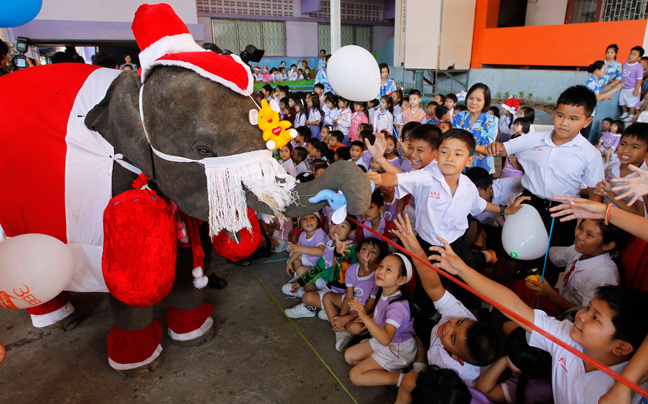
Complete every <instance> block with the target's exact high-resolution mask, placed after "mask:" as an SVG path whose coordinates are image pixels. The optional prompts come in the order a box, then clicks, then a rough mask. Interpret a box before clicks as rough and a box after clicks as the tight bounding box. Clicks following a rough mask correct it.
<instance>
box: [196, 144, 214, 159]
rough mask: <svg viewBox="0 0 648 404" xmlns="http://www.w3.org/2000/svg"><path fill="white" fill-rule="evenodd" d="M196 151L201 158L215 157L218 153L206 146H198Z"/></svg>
mask: <svg viewBox="0 0 648 404" xmlns="http://www.w3.org/2000/svg"><path fill="white" fill-rule="evenodd" d="M196 150H197V151H198V153H199V154H200V155H201V156H205V157H215V156H216V153H214V152H213V151H212V150H211V149H210V148H209V147H206V146H196Z"/></svg>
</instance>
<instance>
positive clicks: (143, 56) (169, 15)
mask: <svg viewBox="0 0 648 404" xmlns="http://www.w3.org/2000/svg"><path fill="white" fill-rule="evenodd" d="M131 29H132V30H133V34H135V40H136V41H137V45H138V46H139V48H140V49H142V51H141V52H140V54H139V60H140V66H141V68H140V70H139V71H138V74H139V75H140V77H141V79H142V83H144V81H146V77H147V76H148V74H149V73H150V72H151V70H153V68H154V67H155V66H179V67H184V68H186V69H190V70H193V71H195V72H196V73H198V74H200V75H201V76H203V77H205V78H208V79H210V80H213V81H215V82H217V83H220V84H222V85H224V86H225V87H227V88H229V89H230V90H233V91H235V92H237V93H239V94H242V95H247V96H249V95H250V94H252V92H253V91H254V79H253V78H252V73H251V72H250V68H249V67H248V65H246V64H245V63H243V61H242V60H241V58H240V57H239V56H237V55H219V54H217V53H214V52H212V51H210V50H207V49H203V48H202V47H201V46H200V45H198V44H197V43H196V41H194V39H193V37H192V36H191V34H190V33H189V29H188V28H187V26H186V25H185V23H184V22H182V20H181V19H180V17H178V15H177V14H176V13H175V11H173V9H172V8H171V6H170V5H168V4H165V3H160V4H143V5H141V6H140V7H139V8H138V9H137V11H136V12H135V18H134V19H133V25H132V26H131Z"/></svg>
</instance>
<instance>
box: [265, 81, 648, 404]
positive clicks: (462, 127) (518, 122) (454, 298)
mask: <svg viewBox="0 0 648 404" xmlns="http://www.w3.org/2000/svg"><path fill="white" fill-rule="evenodd" d="M383 81H384V80H383ZM256 97H257V98H258V99H261V98H265V99H267V100H271V99H275V100H276V101H277V102H278V103H279V105H280V107H281V111H282V113H281V116H282V119H286V120H289V121H291V122H292V123H293V125H294V126H295V128H296V129H297V132H298V136H297V137H296V138H295V139H294V141H293V142H292V143H290V144H288V145H286V146H284V147H282V148H281V149H280V150H279V151H278V152H277V155H276V156H277V158H278V159H279V160H280V162H281V164H282V166H283V167H284V168H285V169H286V171H287V172H288V173H290V174H292V175H294V176H296V177H297V179H298V180H299V181H301V182H304V181H310V180H312V179H314V178H316V177H318V176H319V175H321V174H322V173H323V172H325V170H326V169H327V167H328V166H329V165H330V164H333V163H334V162H336V161H338V160H348V161H351V162H353V163H355V164H356V165H358V166H359V167H360V168H361V169H362V170H364V171H366V172H367V175H368V176H369V179H370V180H371V181H373V183H374V184H375V191H374V192H373V194H372V195H371V204H370V206H369V208H368V209H367V211H366V212H364V214H363V215H361V216H358V217H355V218H346V219H344V220H342V222H341V223H335V222H334V221H333V210H332V209H331V208H329V207H326V208H324V209H323V210H322V211H320V212H316V213H314V214H310V215H305V216H303V217H301V218H298V220H296V221H295V222H294V223H293V221H292V220H291V219H288V220H286V222H285V223H280V222H279V221H276V222H275V223H274V224H271V225H267V224H263V227H264V231H265V232H266V233H267V234H268V235H270V238H271V239H272V242H271V245H272V248H273V251H276V252H279V251H288V252H289V259H288V262H287V265H286V272H287V274H288V275H289V276H290V277H291V279H290V281H288V282H287V283H286V284H285V285H284V286H283V287H282V291H283V293H285V294H286V295H288V296H290V297H292V298H295V299H300V300H301V301H300V302H299V303H298V304H296V305H295V306H294V307H291V308H289V309H287V310H286V314H287V315H288V316H290V317H292V318H309V317H312V318H315V317H317V318H319V319H322V320H325V321H328V322H330V325H331V329H332V332H333V335H332V339H331V342H332V343H334V344H335V347H336V349H337V350H338V351H340V352H343V353H344V358H345V360H346V361H347V362H348V363H349V365H351V366H352V368H351V370H350V379H351V381H352V382H353V383H354V384H356V385H367V386H371V385H396V386H399V387H398V388H399V390H398V399H397V402H398V403H408V402H439V403H441V402H443V403H469V402H473V403H488V402H511V403H550V402H556V403H596V402H597V401H598V400H599V398H600V397H601V396H603V395H604V394H605V393H606V392H607V391H608V390H610V388H612V386H613V385H614V379H613V378H611V377H609V376H607V375H606V374H604V373H603V372H601V371H599V370H597V369H596V368H594V367H593V366H592V365H590V364H589V363H587V362H584V361H583V360H581V359H580V358H578V357H577V356H575V355H574V354H573V353H571V352H569V351H568V350H566V349H564V348H562V347H561V346H559V345H557V344H555V343H552V342H551V341H549V340H548V339H546V338H545V337H543V336H541V335H539V334H537V332H535V331H533V330H532V329H531V328H530V327H529V326H528V325H524V324H516V323H513V322H510V321H506V322H505V321H504V320H503V317H502V316H498V315H496V314H495V313H494V311H493V306H492V304H490V303H493V302H494V303H496V304H498V305H500V306H503V307H504V308H505V309H509V310H510V311H512V312H514V313H517V314H518V315H520V316H522V318H524V319H526V320H527V322H528V323H530V324H535V325H536V326H538V327H539V328H541V329H543V330H546V331H548V332H549V333H550V334H552V335H554V336H556V337H557V338H559V339H561V340H562V341H564V342H565V343H566V344H567V345H570V346H572V347H574V348H576V349H577V350H580V351H582V352H584V353H585V354H586V355H588V356H589V357H591V358H593V359H595V360H596V361H598V362H599V363H601V364H603V365H605V366H608V367H610V368H612V369H613V370H615V371H617V372H621V371H622V370H623V369H624V367H625V366H626V364H627V363H628V361H629V360H630V359H631V358H632V356H633V353H635V352H636V351H637V350H638V349H639V347H640V345H641V343H642V341H643V340H644V338H645V337H646V334H647V333H648V321H647V320H648V307H647V306H648V294H647V293H646V292H644V291H640V290H635V289H629V288H626V287H622V286H619V285H620V284H621V283H622V279H621V276H620V274H619V269H618V268H617V265H618V262H619V261H620V260H622V259H623V257H622V254H627V253H628V252H627V251H625V250H623V246H624V244H625V243H626V242H627V241H628V239H629V237H630V235H629V234H628V233H626V232H625V231H623V230H622V229H620V228H619V227H617V226H615V225H614V224H613V222H614V221H615V220H619V219H617V218H618V217H620V215H621V214H620V213H618V211H622V212H624V213H623V214H631V215H635V216H636V217H637V218H641V219H643V218H644V217H645V216H647V215H646V208H645V205H644V203H643V200H642V199H641V198H639V200H638V201H634V200H633V199H636V198H633V196H631V195H630V196H627V195H625V194H623V193H622V192H615V190H614V189H613V188H614V187H615V186H619V185H620V184H621V185H623V183H619V180H613V179H615V178H616V179H618V178H622V179H624V180H623V181H627V182H628V183H632V181H634V179H631V178H632V177H633V176H634V175H635V173H634V170H635V169H634V167H633V166H636V167H644V168H645V162H644V161H645V160H646V159H647V158H648V124H644V123H636V124H631V125H629V126H627V127H624V124H623V123H621V122H618V121H617V122H615V121H612V122H609V121H608V122H607V123H609V124H610V125H609V129H612V130H613V134H614V135H615V136H617V137H618V138H617V139H615V142H618V146H617V147H616V148H615V149H614V150H613V151H612V152H608V153H603V154H602V152H601V151H600V150H599V149H597V147H595V146H594V145H592V144H591V143H589V142H588V141H587V140H586V139H585V138H584V137H583V136H582V135H581V134H580V132H581V130H583V128H585V127H587V126H588V125H589V124H590V123H591V121H592V114H593V112H594V109H595V108H596V104H597V101H598V100H597V97H596V95H595V94H594V93H593V92H592V91H590V90H589V89H588V88H587V87H585V86H581V85H577V86H573V87H570V88H568V89H567V90H565V91H564V92H563V93H562V94H561V95H560V97H559V99H558V101H557V104H556V110H555V114H554V129H553V130H551V131H549V132H536V131H534V130H533V126H532V124H533V120H534V115H535V111H534V110H533V109H532V108H529V107H524V106H520V104H519V100H517V101H516V100H507V101H505V103H504V104H503V105H502V106H501V107H502V109H501V111H505V112H503V113H502V115H500V109H499V108H497V107H495V106H492V105H490V104H491V102H490V101H491V100H490V90H489V88H488V86H486V85H485V84H482V83H478V84H476V85H474V86H473V87H472V88H471V89H470V90H469V91H468V93H467V94H466V97H465V102H464V103H459V102H458V101H459V100H458V99H457V96H456V95H454V94H448V95H445V96H443V95H437V96H436V97H435V99H434V101H431V102H429V103H427V105H423V104H422V102H421V94H420V92H419V91H417V90H411V91H409V94H407V96H405V95H403V92H402V90H399V89H397V90H395V91H393V92H391V93H390V94H384V95H382V96H381V97H380V99H378V100H375V101H372V102H368V103H365V102H351V101H349V100H346V99H344V98H341V97H339V96H337V95H335V94H333V93H332V92H326V91H325V89H324V86H322V85H316V86H315V88H314V91H313V93H310V94H305V93H300V92H296V93H291V92H290V91H289V89H288V88H287V87H284V86H281V85H280V86H278V87H276V88H274V89H273V88H272V87H270V86H266V87H264V89H263V90H262V92H260V93H259V94H257V95H256ZM613 126H614V128H613ZM607 128H608V126H605V127H604V129H607ZM601 142H602V143H604V142H607V140H606V138H602V140H601ZM599 146H600V145H599ZM499 158H501V159H502V164H501V165H498V164H494V163H493V162H494V161H495V159H499ZM606 161H607V163H606V164H604V163H605V162H606ZM500 166H501V169H500ZM613 181H616V183H614V182H613ZM581 196H583V197H585V198H586V199H578V198H580V197H581ZM618 196H623V198H618ZM555 198H562V199H563V200H562V201H558V200H556V199H555ZM565 198H571V204H570V203H567V204H563V202H564V199H565ZM631 202H634V203H631ZM575 203H592V204H596V203H600V205H602V206H603V207H604V211H605V214H604V215H603V217H590V218H586V219H583V220H580V221H576V220H555V219H554V218H553V217H552V214H554V215H556V213H555V211H556V210H558V211H561V210H562V211H563V212H562V213H559V214H564V213H566V212H567V210H566V209H567V208H568V206H567V205H569V206H570V207H571V206H575V205H574V204H575ZM522 204H530V205H531V206H533V207H535V208H536V210H537V211H538V213H539V214H540V216H541V218H542V220H543V223H544V224H545V227H546V229H547V232H548V233H549V232H550V231H551V233H552V237H551V239H550V248H549V257H548V258H549V259H548V262H547V269H546V273H545V274H544V277H543V278H542V279H540V278H539V277H538V278H534V277H529V275H534V274H536V273H538V272H537V270H536V269H537V268H542V265H543V262H542V261H543V258H540V259H539V260H536V261H533V262H523V261H519V260H515V259H512V258H510V257H508V256H507V254H506V252H505V251H504V250H503V248H502V243H501V233H502V226H503V224H504V223H505V220H506V217H507V216H509V215H513V214H516V212H517V211H519V209H520V208H521V207H522ZM597 206H598V205H597ZM597 209H599V208H597ZM575 210H576V208H574V211H575ZM570 212H572V211H570ZM597 215H600V214H598V213H597ZM574 216H577V217H584V216H582V215H581V216H578V215H577V214H575V213H573V212H572V214H571V218H573V217H574ZM613 219H614V220H613ZM623 220H627V219H626V218H624V219H623ZM646 220H648V219H646ZM338 221H339V220H338ZM359 224H360V225H359ZM621 227H622V228H625V227H624V226H621ZM369 229H371V231H370V230H369ZM552 229H553V230H552ZM469 230H470V232H468V231H469ZM633 234H635V235H636V234H637V233H636V232H633ZM377 235H380V236H382V238H381V237H379V236H377ZM385 239H386V240H390V241H392V242H394V243H397V244H399V245H400V246H402V247H404V248H405V249H406V250H407V251H408V252H409V254H411V255H413V256H418V257H419V258H421V259H423V260H424V261H426V262H430V263H432V264H434V265H436V266H437V267H438V268H442V269H443V270H445V271H447V272H448V273H449V274H451V275H452V276H453V277H454V278H456V279H458V280H462V281H463V282H465V283H466V284H467V285H468V286H469V287H471V288H473V289H474V290H476V291H478V292H480V293H481V294H483V295H484V296H486V298H487V299H488V301H483V300H482V299H480V298H478V297H476V296H475V295H474V294H472V293H470V292H468V291H467V290H466V289H464V288H463V287H460V286H457V285H456V284H454V283H453V282H451V281H449V280H447V279H445V278H444V277H440V276H439V274H438V273H437V272H436V271H434V270H433V269H432V268H430V267H429V266H427V265H424V264H422V263H421V262H420V261H418V260H413V259H412V258H410V257H408V256H407V254H404V253H402V252H401V251H400V250H397V249H396V248H395V247H394V246H393V245H390V244H389V243H387V242H386V241H385ZM468 239H470V240H471V242H468V241H467V240H468ZM622 251H623V252H622ZM630 253H632V252H630ZM643 270H645V268H644V269H643ZM538 299H539V300H538ZM538 302H539V308H538V309H536V310H534V309H533V308H534V307H536V305H537V304H538ZM644 357H645V355H644ZM635 379H636V380H637V381H640V382H644V381H645V380H642V379H641V377H637V378H635ZM645 386H646V384H645V383H644V387H645ZM615 388H616V389H620V387H616V385H615ZM628 391H629V390H628ZM623 394H627V395H628V400H627V401H625V402H630V396H629V393H627V392H625V391H624V393H623ZM640 399H641V396H639V395H636V396H635V397H634V398H633V399H632V402H633V403H637V402H639V400H640ZM601 402H604V401H601ZM607 402H611V401H607Z"/></svg>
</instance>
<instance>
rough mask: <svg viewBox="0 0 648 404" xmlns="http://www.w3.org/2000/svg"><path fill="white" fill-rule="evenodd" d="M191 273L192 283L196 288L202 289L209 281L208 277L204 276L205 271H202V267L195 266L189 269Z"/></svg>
mask: <svg viewBox="0 0 648 404" xmlns="http://www.w3.org/2000/svg"><path fill="white" fill-rule="evenodd" d="M191 274H192V275H193V277H194V281H193V284H194V286H195V287H196V289H202V288H204V287H205V286H207V282H209V279H207V277H206V276H205V271H203V269H202V267H196V268H194V269H193V270H192V271H191Z"/></svg>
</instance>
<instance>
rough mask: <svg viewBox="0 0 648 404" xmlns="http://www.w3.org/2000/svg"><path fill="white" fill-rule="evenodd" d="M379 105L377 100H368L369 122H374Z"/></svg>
mask: <svg viewBox="0 0 648 404" xmlns="http://www.w3.org/2000/svg"><path fill="white" fill-rule="evenodd" d="M377 107H378V101H377V100H369V101H367V115H368V116H369V122H373V120H374V114H375V113H376V109H377Z"/></svg>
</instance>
